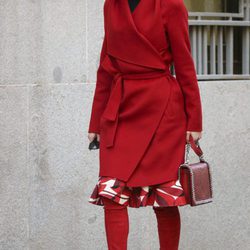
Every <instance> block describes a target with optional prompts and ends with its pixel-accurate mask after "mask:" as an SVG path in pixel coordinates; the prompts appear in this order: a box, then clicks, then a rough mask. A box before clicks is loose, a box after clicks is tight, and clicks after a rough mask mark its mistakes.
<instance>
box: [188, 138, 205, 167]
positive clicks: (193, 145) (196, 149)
mask: <svg viewBox="0 0 250 250" xmlns="http://www.w3.org/2000/svg"><path fill="white" fill-rule="evenodd" d="M190 147H191V148H192V149H193V150H194V152H195V154H196V155H198V156H199V158H200V161H201V162H202V161H204V155H203V151H202V149H201V147H200V144H199V140H196V141H194V139H193V137H192V135H190V136H189V142H187V143H186V159H185V164H188V163H189V149H190Z"/></svg>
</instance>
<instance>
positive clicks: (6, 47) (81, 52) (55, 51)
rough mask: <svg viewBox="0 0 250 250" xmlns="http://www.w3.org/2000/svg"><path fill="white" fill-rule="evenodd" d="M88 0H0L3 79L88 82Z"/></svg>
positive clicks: (0, 75) (0, 79) (3, 81)
mask: <svg viewBox="0 0 250 250" xmlns="http://www.w3.org/2000/svg"><path fill="white" fill-rule="evenodd" d="M85 5H86V0H81V1H80V0H72V1H70V2H69V1H66V0H61V1H59V0H53V1H47V0H41V1H31V0H21V1H15V0H8V1H7V0H5V1H0V17H1V22H0V33H1V39H0V49H1V53H0V83H1V84H23V83H24V82H25V83H48V82H49V83H60V82H85V81H86V74H87V69H86V65H87V62H86V60H87V56H86V50H87V48H86V46H87V45H86V21H85V19H86V12H85V11H86V8H85V7H86V6H85Z"/></svg>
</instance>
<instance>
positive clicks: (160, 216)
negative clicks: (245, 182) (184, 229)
mask: <svg viewBox="0 0 250 250" xmlns="http://www.w3.org/2000/svg"><path fill="white" fill-rule="evenodd" d="M153 210H154V212H155V214H156V218H157V226H158V236H159V243H160V250H178V246H179V239H180V229H181V220H180V213H179V208H178V207H177V206H169V207H153Z"/></svg>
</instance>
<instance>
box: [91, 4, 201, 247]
mask: <svg viewBox="0 0 250 250" xmlns="http://www.w3.org/2000/svg"><path fill="white" fill-rule="evenodd" d="M103 11H104V30H105V35H104V40H103V44H102V50H101V55H100V64H99V68H98V70H97V81H96V88H95V93H94V98H93V104H92V111H91V117H90V123H89V129H88V132H89V133H91V132H92V133H98V134H100V149H99V156H100V157H99V159H100V168H99V179H98V182H97V184H96V186H95V187H94V190H93V192H92V194H91V196H90V198H89V202H90V203H92V204H96V205H101V206H105V207H106V208H107V209H106V212H105V213H106V217H105V220H106V232H107V239H108V245H109V249H126V247H127V246H126V244H127V243H126V239H125V238H126V237H125V238H124V237H123V239H121V238H119V237H118V238H117V242H115V241H114V239H112V235H114V234H116V235H118V232H119V229H118V227H116V228H114V225H117V224H114V223H118V220H120V224H123V226H122V227H121V228H120V229H121V232H123V235H127V234H128V216H127V209H126V208H127V206H129V207H135V208H138V207H145V206H149V205H150V206H153V208H154V211H155V212H156V215H157V221H158V229H159V238H160V246H161V249H170V250H172V249H178V240H179V234H178V233H176V232H179V230H180V218H179V211H178V206H182V205H186V204H187V202H186V200H185V196H184V193H183V189H182V187H181V184H180V182H179V181H178V168H179V166H180V164H182V163H183V162H184V155H185V143H186V131H197V132H199V131H202V107H201V98H200V93H199V87H198V83H197V78H196V71H195V67H194V62H193V59H192V56H191V47H190V40H189V30H188V11H187V9H186V6H185V5H184V3H183V0H140V2H139V3H138V5H137V7H136V8H135V10H134V11H133V12H132V11H131V10H130V7H129V3H128V0H105V2H104V8H103ZM172 63H174V69H175V75H176V77H175V76H173V75H172V74H171V72H170V66H171V64H172ZM111 211H113V212H114V211H115V212H116V213H117V215H118V214H119V216H116V219H115V220H116V222H115V221H113V222H112V219H111V217H112V218H114V216H111ZM109 214H110V216H109ZM108 218H109V219H108ZM109 223H111V224H110V225H109V226H107V225H108V224H109ZM112 223H113V226H112ZM166 225H168V226H167V227H166ZM112 230H113V231H112ZM166 234H167V235H166ZM108 235H109V236H108ZM161 235H162V236H163V235H164V237H165V238H166V239H168V240H166V239H165V240H163V237H161ZM168 236H169V237H168ZM170 238H171V239H172V240H170ZM122 242H123V244H122ZM116 244H117V245H116ZM168 244H170V245H168ZM171 244H172V245H171ZM118 245H119V247H118Z"/></svg>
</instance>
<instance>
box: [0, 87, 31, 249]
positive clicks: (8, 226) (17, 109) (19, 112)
mask: <svg viewBox="0 0 250 250" xmlns="http://www.w3.org/2000/svg"><path fill="white" fill-rule="evenodd" d="M27 98H28V92H27V87H24V86H20V87H14V88H13V87H9V86H0V204H1V205H0V249H4V250H7V249H26V248H27V246H28V238H29V218H28V211H29V192H30V191H29V188H30V186H29V169H28V164H27V155H28V150H29V149H28V143H27V121H28V109H27Z"/></svg>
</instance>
